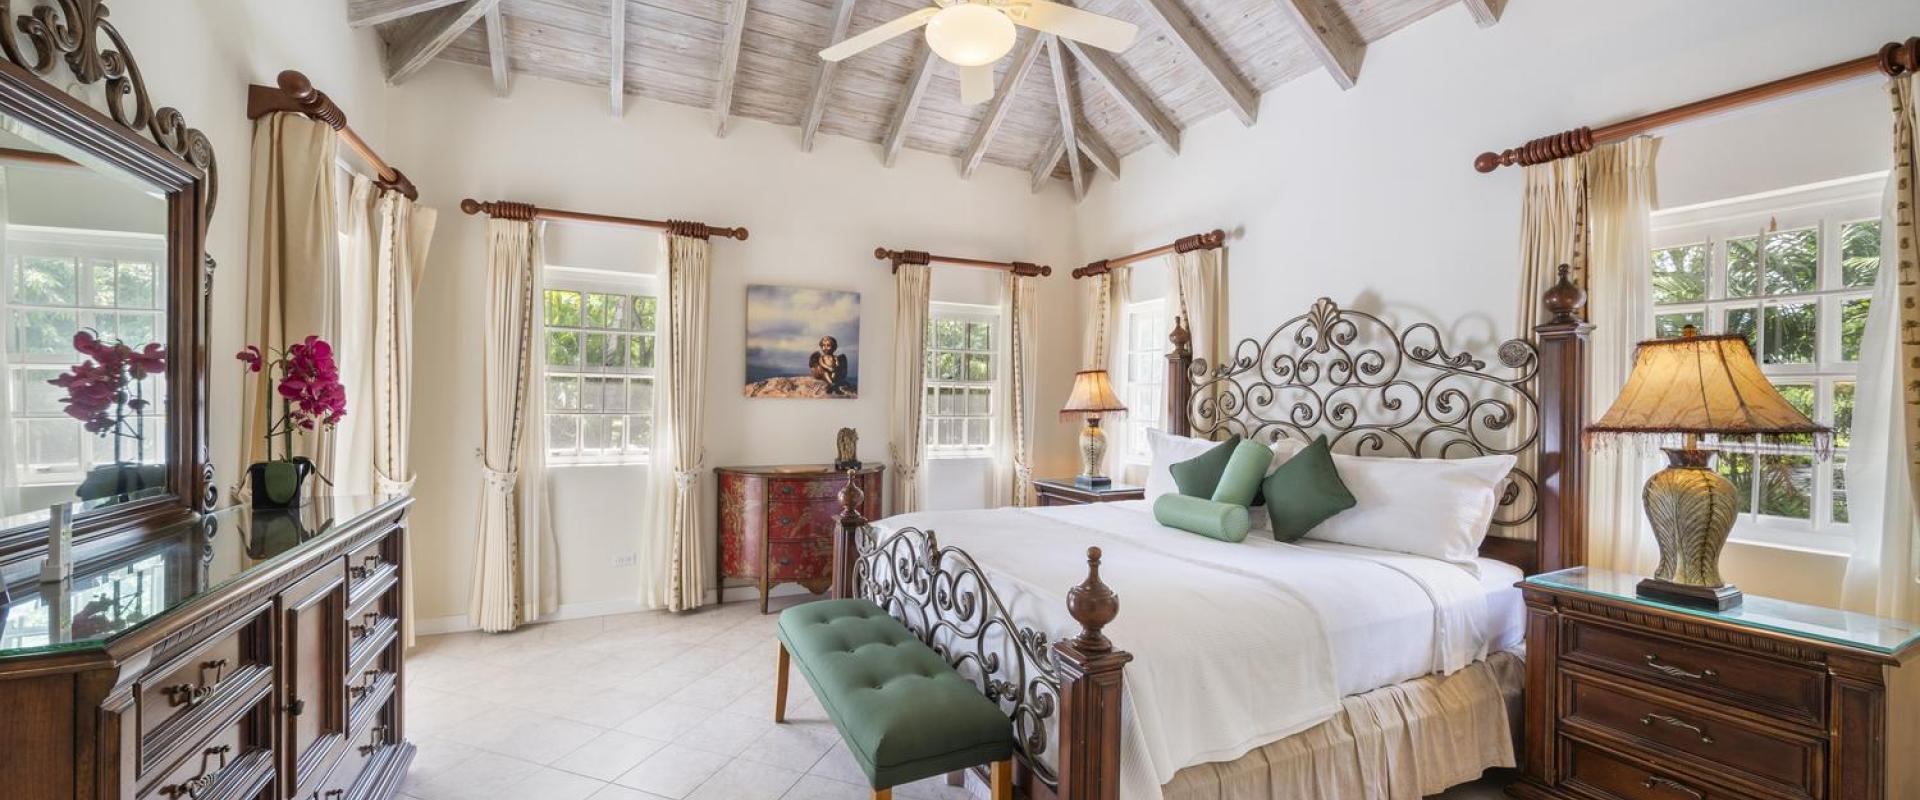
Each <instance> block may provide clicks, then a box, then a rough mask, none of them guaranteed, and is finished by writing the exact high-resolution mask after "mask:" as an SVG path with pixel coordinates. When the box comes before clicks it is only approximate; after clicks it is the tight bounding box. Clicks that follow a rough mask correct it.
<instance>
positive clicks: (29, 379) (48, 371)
mask: <svg viewBox="0 0 1920 800" xmlns="http://www.w3.org/2000/svg"><path fill="white" fill-rule="evenodd" d="M61 372H62V370H61V369H59V368H31V367H29V368H25V369H19V371H18V372H16V373H15V377H14V386H16V387H18V388H16V389H15V393H14V397H16V398H19V399H16V400H15V401H14V402H15V404H17V405H19V406H20V408H19V409H18V410H16V412H15V413H19V412H21V411H24V412H26V413H29V414H59V413H62V409H64V408H65V407H66V404H65V403H62V402H60V398H62V397H65V396H67V390H65V389H62V388H60V387H58V386H54V385H52V384H49V383H47V381H50V380H53V379H54V378H55V377H57V376H59V374H60V373H61Z"/></svg>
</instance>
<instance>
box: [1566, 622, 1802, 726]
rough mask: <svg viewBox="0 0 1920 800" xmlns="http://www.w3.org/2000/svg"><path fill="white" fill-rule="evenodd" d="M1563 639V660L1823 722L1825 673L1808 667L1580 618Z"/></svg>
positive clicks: (1780, 714)
mask: <svg viewBox="0 0 1920 800" xmlns="http://www.w3.org/2000/svg"><path fill="white" fill-rule="evenodd" d="M1563 642H1564V643H1563V644H1562V646H1561V647H1562V650H1563V657H1564V658H1565V659H1567V660H1568V661H1573V662H1576V663H1581V664H1587V665H1590V666H1596V667H1602V668H1605V669H1611V670H1616V671H1619V672H1623V673H1625V674H1627V675H1629V676H1632V677H1633V678H1634V679H1635V680H1642V681H1645V682H1647V683H1651V684H1655V685H1659V686H1666V687H1669V688H1672V689H1677V690H1679V691H1682V692H1686V693H1688V694H1692V695H1696V696H1699V697H1702V698H1706V699H1709V700H1720V701H1726V702H1731V703H1735V704H1738V705H1741V706H1744V707H1748V708H1753V709H1755V710H1759V711H1762V712H1764V713H1766V714H1769V715H1771V716H1775V717H1778V718H1780V719H1783V720H1787V721H1790V722H1797V723H1801V724H1804V725H1809V726H1813V727H1824V726H1825V725H1826V720H1827V709H1826V695H1827V678H1826V675H1825V674H1824V673H1822V672H1819V671H1816V670H1814V669H1812V668H1809V667H1803V666H1797V665H1794V664H1788V663H1784V662H1780V661H1773V660H1770V659H1765V658H1759V657H1757V656H1750V655H1745V654H1742V653H1737V652H1734V651H1732V650H1724V649H1721V648H1718V647H1713V646H1709V645H1701V644H1693V643H1688V642H1681V641H1679V640H1675V639H1668V638H1666V637H1663V636H1657V635H1654V634H1651V633H1646V632H1642V631H1637V630H1633V629H1629V628H1620V627H1615V626H1612V625H1603V624H1598V623H1593V622H1588V621H1585V620H1574V621H1571V622H1569V623H1568V625H1567V627H1566V629H1565V633H1564V636H1563Z"/></svg>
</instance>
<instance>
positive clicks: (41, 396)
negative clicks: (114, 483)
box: [0, 225, 167, 485]
mask: <svg viewBox="0 0 1920 800" xmlns="http://www.w3.org/2000/svg"><path fill="white" fill-rule="evenodd" d="M6 262H7V263H6V267H5V269H4V270H0V276H3V277H0V280H4V282H5V287H4V296H5V298H6V301H5V302H6V305H5V308H6V322H5V325H4V330H0V336H4V337H5V339H6V365H7V366H6V379H7V387H8V389H7V392H8V411H9V416H10V417H11V422H10V424H12V425H13V441H14V449H15V452H16V453H17V454H18V455H19V457H20V462H21V465H20V467H19V468H20V470H21V474H20V476H19V480H20V483H21V484H23V485H35V484H62V483H74V482H78V481H80V480H81V479H83V477H84V476H85V474H86V472H87V471H88V470H89V469H92V468H93V467H94V466H95V465H99V464H111V463H114V462H115V461H116V460H119V461H125V462H154V461H162V460H165V458H166V455H165V454H166V448H167V444H166V441H165V437H166V425H165V424H164V422H163V420H164V419H165V414H166V395H167V393H166V378H165V376H161V375H154V376H151V377H149V378H147V379H146V380H144V381H140V382H138V383H137V384H135V385H134V386H133V387H131V389H130V391H131V392H133V393H136V394H137V396H139V397H140V398H142V399H144V400H146V401H147V402H148V404H149V405H147V407H146V409H145V410H144V411H133V410H129V411H128V414H129V416H130V417H133V418H134V419H135V427H136V429H137V430H139V431H140V433H141V434H142V435H141V436H139V437H118V436H112V435H107V436H98V435H94V434H91V433H87V432H86V431H85V430H84V429H83V428H82V427H81V425H82V423H81V421H80V420H77V419H74V418H73V417H70V416H67V414H66V412H65V408H64V404H62V403H61V402H60V398H61V397H63V396H65V395H66V390H64V389H61V388H59V387H57V386H51V385H49V384H48V383H47V381H50V380H52V379H53V378H54V377H55V376H58V375H59V374H60V373H62V372H65V371H67V370H68V369H69V368H71V367H72V366H73V365H74V364H75V363H76V362H78V361H79V360H80V358H81V356H80V355H79V354H78V353H76V352H74V349H73V335H74V332H76V331H78V330H81V329H83V328H87V329H92V330H93V331H94V332H96V333H97V334H99V335H100V336H101V337H102V338H110V339H118V340H120V341H121V342H123V343H125V344H127V345H128V346H130V347H132V348H134V349H136V350H138V349H140V348H142V347H144V346H146V345H147V344H148V343H150V342H160V343H162V344H165V341H166V331H165V328H166V302H167V291H166V290H167V287H166V269H165V267H166V263H167V262H166V239H165V237H163V236H159V235H153V234H132V233H122V232H116V231H89V230H78V229H69V228H42V227H36V226H25V225H11V226H8V227H7V240H6ZM116 447H117V450H116Z"/></svg>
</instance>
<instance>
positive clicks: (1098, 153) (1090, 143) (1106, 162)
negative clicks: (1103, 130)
mask: <svg viewBox="0 0 1920 800" xmlns="http://www.w3.org/2000/svg"><path fill="white" fill-rule="evenodd" d="M1075 119H1076V120H1077V121H1078V124H1077V125H1076V126H1075V127H1074V131H1075V141H1078V142H1079V143H1080V152H1081V153H1084V154H1085V155H1086V157H1087V160H1088V161H1091V162H1093V165H1094V166H1095V167H1098V168H1099V169H1100V171H1101V172H1104V173H1106V174H1107V178H1108V179H1109V180H1116V181H1117V180H1120V154H1119V153H1116V152H1114V151H1113V147H1112V146H1111V145H1108V144H1107V141H1106V140H1105V139H1102V138H1100V132H1099V131H1096V130H1094V129H1093V126H1090V125H1088V124H1087V120H1086V119H1085V118H1084V117H1080V116H1078V115H1075Z"/></svg>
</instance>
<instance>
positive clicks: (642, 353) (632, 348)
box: [627, 336, 653, 369]
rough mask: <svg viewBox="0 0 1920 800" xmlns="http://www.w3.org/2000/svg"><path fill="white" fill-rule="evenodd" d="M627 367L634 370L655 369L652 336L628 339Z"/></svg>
mask: <svg viewBox="0 0 1920 800" xmlns="http://www.w3.org/2000/svg"><path fill="white" fill-rule="evenodd" d="M627 365H628V366H631V367H633V368H634V369H653V337H652V336H632V337H629V338H628V339H627Z"/></svg>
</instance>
